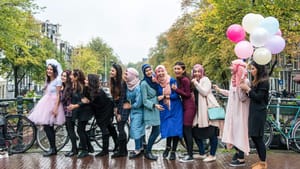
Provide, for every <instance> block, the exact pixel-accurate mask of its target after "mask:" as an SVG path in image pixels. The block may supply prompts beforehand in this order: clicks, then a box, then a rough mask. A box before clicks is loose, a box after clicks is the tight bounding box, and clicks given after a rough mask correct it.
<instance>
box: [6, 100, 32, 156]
mask: <svg viewBox="0 0 300 169" xmlns="http://www.w3.org/2000/svg"><path fill="white" fill-rule="evenodd" d="M8 106H9V104H8V103H0V108H1V112H0V115H1V116H2V117H4V119H5V124H4V140H5V142H6V145H7V150H8V152H9V154H15V153H23V152H25V151H27V150H28V149H30V148H31V147H32V145H33V144H34V142H35V138H36V127H35V125H34V123H33V122H31V121H30V120H29V119H28V118H27V117H26V116H24V115H21V114H8V113H7V111H6V110H7V107H8Z"/></svg>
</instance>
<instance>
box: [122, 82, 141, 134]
mask: <svg viewBox="0 0 300 169" xmlns="http://www.w3.org/2000/svg"><path fill="white" fill-rule="evenodd" d="M126 94H127V100H128V101H129V102H130V104H131V110H130V131H129V135H130V138H132V139H139V138H141V137H142V136H144V135H145V124H144V113H143V104H142V103H143V102H142V95H141V90H140V86H139V85H138V86H137V87H136V88H134V89H133V90H129V89H128V90H127V93H126Z"/></svg>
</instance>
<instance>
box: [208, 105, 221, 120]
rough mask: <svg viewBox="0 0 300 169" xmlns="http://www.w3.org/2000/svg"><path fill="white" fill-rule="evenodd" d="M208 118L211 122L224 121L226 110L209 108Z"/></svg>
mask: <svg viewBox="0 0 300 169" xmlns="http://www.w3.org/2000/svg"><path fill="white" fill-rule="evenodd" d="M208 118H209V120H224V119H225V110H224V108H223V107H211V108H208Z"/></svg>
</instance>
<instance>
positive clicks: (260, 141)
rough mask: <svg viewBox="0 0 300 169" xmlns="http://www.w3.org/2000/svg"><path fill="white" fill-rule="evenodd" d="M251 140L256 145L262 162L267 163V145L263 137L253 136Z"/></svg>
mask: <svg viewBox="0 0 300 169" xmlns="http://www.w3.org/2000/svg"><path fill="white" fill-rule="evenodd" d="M251 138H252V141H253V142H254V144H255V148H256V151H257V153H258V157H259V159H260V161H266V156H267V155H266V145H265V143H264V141H263V136H251Z"/></svg>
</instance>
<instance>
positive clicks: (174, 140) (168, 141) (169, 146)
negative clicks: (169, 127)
mask: <svg viewBox="0 0 300 169" xmlns="http://www.w3.org/2000/svg"><path fill="white" fill-rule="evenodd" d="M172 141H173V146H172V149H171V143H172ZM178 141H179V137H178V136H173V137H167V149H171V150H172V151H173V152H176V149H177V145H178Z"/></svg>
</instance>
